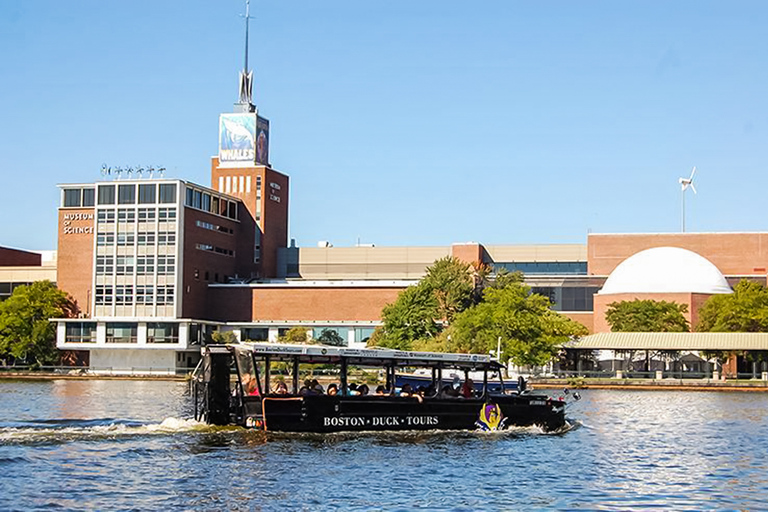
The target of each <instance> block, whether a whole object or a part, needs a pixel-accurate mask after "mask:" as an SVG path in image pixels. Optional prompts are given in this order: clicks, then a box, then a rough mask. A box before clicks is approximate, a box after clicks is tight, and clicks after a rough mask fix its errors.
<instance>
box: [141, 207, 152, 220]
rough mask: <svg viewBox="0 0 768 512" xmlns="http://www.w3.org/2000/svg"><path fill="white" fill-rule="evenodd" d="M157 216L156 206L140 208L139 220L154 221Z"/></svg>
mask: <svg viewBox="0 0 768 512" xmlns="http://www.w3.org/2000/svg"><path fill="white" fill-rule="evenodd" d="M155 217H156V210H155V209H154V208H139V222H153V221H154V220H155Z"/></svg>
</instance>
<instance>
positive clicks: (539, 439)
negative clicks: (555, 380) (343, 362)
mask: <svg viewBox="0 0 768 512" xmlns="http://www.w3.org/2000/svg"><path fill="white" fill-rule="evenodd" d="M581 394H582V397H583V399H582V400H581V401H580V402H577V403H575V404H573V405H572V406H570V408H569V412H568V417H569V420H570V422H571V423H572V424H573V428H572V429H571V430H569V431H568V432H565V433H563V434H557V435H550V434H544V433H541V432H539V431H538V430H537V429H524V430H516V431H512V432H504V433H476V432H459V433H446V432H429V433H415V432H413V433H392V434H375V433H370V434H355V435H353V434H335V435H325V436H319V435H277V434H269V435H266V434H263V433H259V432H251V431H245V430H242V429H233V428H228V429H221V428H211V427H207V426H204V425H199V424H196V423H195V422H194V421H192V420H191V419H190V418H191V417H192V410H191V404H190V400H189V397H188V396H186V384H184V383H180V382H161V381H98V380H92V381H67V380H59V381H32V382H29V381H26V382H20V381H0V510H177V509H178V510H312V511H315V510H371V509H373V510H377V509H386V510H412V509H415V508H419V509H422V510H491V509H500V510H532V509H561V510H562V509H571V510H573V509H587V510H595V509H601V510H628V509H643V510H646V509H650V508H669V509H676V510H686V509H687V510H702V509H708V510H711V509H752V510H754V509H768V463H767V461H768V394H763V393H728V392H722V393H714V392H674V391H672V392H668V391H599V390H584V391H582V393H581Z"/></svg>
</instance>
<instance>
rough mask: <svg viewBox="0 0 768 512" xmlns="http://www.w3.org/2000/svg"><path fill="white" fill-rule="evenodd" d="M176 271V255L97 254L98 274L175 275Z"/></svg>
mask: <svg viewBox="0 0 768 512" xmlns="http://www.w3.org/2000/svg"><path fill="white" fill-rule="evenodd" d="M155 271H157V272H155ZM175 271H176V257H175V256H173V255H161V256H152V255H150V256H137V257H134V256H96V275H98V276H103V275H112V274H113V273H114V274H115V275H118V276H130V275H133V274H134V272H135V273H136V275H140V276H142V275H152V274H155V273H157V275H161V276H164V275H173V273H174V272H175Z"/></svg>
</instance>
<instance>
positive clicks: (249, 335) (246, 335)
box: [240, 327, 269, 341]
mask: <svg viewBox="0 0 768 512" xmlns="http://www.w3.org/2000/svg"><path fill="white" fill-rule="evenodd" d="M240 335H241V336H242V338H243V340H244V341H268V340H269V328H268V327H249V328H247V329H242V330H241V331H240Z"/></svg>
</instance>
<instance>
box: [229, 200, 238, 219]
mask: <svg viewBox="0 0 768 512" xmlns="http://www.w3.org/2000/svg"><path fill="white" fill-rule="evenodd" d="M237 204H238V203H236V202H234V201H230V202H229V211H228V212H227V217H229V218H230V219H235V220H237Z"/></svg>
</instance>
